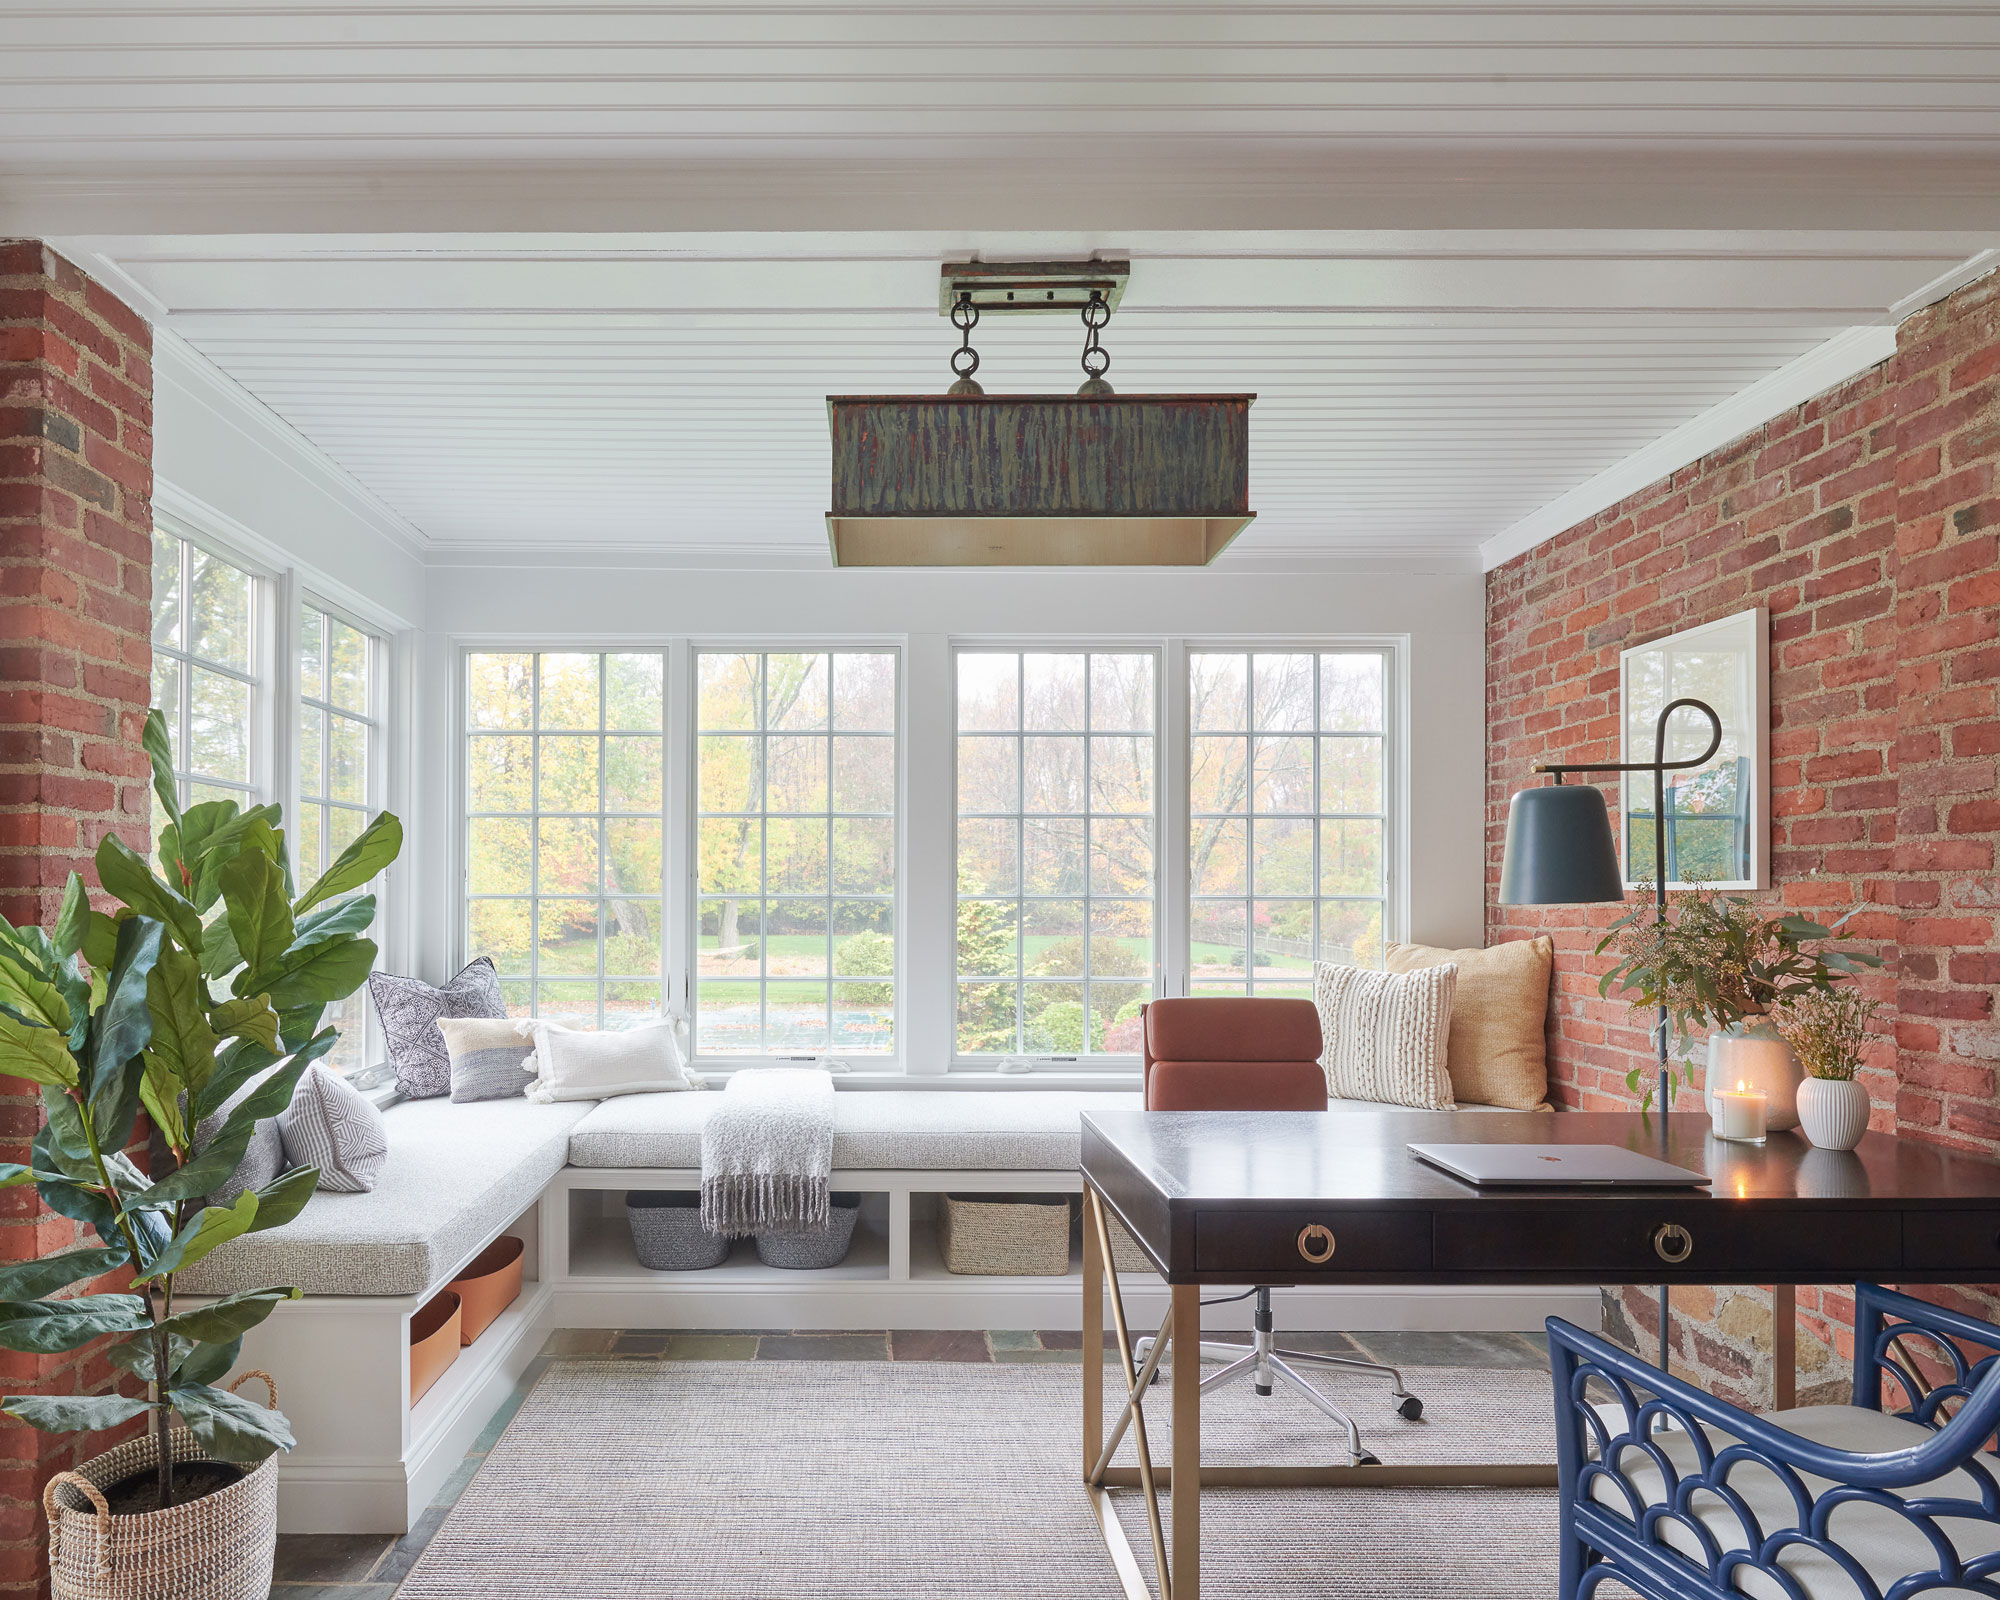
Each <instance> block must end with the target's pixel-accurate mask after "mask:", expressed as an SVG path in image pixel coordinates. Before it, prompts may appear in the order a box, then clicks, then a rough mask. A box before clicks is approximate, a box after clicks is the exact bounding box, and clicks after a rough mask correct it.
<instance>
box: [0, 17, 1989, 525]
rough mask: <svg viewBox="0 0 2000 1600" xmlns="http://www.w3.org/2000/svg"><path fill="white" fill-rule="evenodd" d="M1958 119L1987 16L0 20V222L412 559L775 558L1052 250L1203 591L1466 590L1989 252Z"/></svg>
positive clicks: (1860, 353) (1004, 330)
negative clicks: (374, 510) (1238, 529)
mask: <svg viewBox="0 0 2000 1600" xmlns="http://www.w3.org/2000/svg"><path fill="white" fill-rule="evenodd" d="M1996 85H2000V10H1996V9H1995V8H1993V7H1991V6H1953V5H1914V4H1872V5H1871V4H1845V5H1841V4H1802V3H1793V0H1772V3H1763V4H1758V5H1754V6H1752V5H1746V4H1740V3H1738V0H1700V3H1682V4H1659V3H1650V4H1643V5H1641V4H1625V3H1613V4H1542V5H1535V6H1529V5H1516V4H1504V3H1496V0H1460V3H1458V4H1452V5H1432V4H1419V3H1409V4H1376V5H1345V4H1338V5H1312V4H1301V3H1245V4H1235V5H1227V4H1222V5H1195V4H1168V3H1136V0H1097V3H1089V0H1076V3H1068V0H1066V3H1055V0H1046V3H1038V4H1022V3H1016V4H1006V3H998V4H995V3H981V4H937V3H924V4H916V3H907V0H905V3H898V0H876V3H872V4H850V3H843V0H792V3H788V4H732V5H725V4H708V5H671V4H634V3H618V0H608V3H587V4H586V3H579V4H570V5H560V6H557V5H541V6H535V5H523V4H493V3H477V0H433V3H427V4H407V5H386V4H366V5H364V4H339V5H336V4H318V5H314V4H305V3H297V4H283V5H278V4H264V5H249V4H241V3H236V0H210V3H206V4H202V5H199V6H194V5H185V6H184V5H175V4H125V5H102V4H92V3H89V0H80V3H75V4H66V5H62V6H53V5H37V4H22V3H19V0H0V232H7V233H27V234H35V235H39V236H42V237H50V238H55V239H57V240H58V241H59V242H60V243H61V245H62V247H63V248H65V249H66V250H69V251H70V252H71V253H73V254H75V255H77V256H78V257H79V258H80V259H82V260H83V261H84V262H85V264H86V265H88V266H91V267H92V268H94V269H95V270H98V271H100V272H102V273H104V274H105V275H106V276H107V278H109V279H110V280H111V281H113V282H114V283H115V284H116V285H117V286H118V287H120V288H121V289H122V290H123V291H124V292H126V293H129V294H131V295H132V296H134V298H135V299H136V300H137V301H138V302H139V303H140V304H141V305H142V306H143V307H144V308H145V309H147V310H148V311H149V313H150V314H152V315H154V316H156V317H157V319H158V320H159V322H160V323H161V325H162V326H164V327H165V328H167V329H169V330H171V332H172V333H174V334H176V335H179V336H180V337H181V338H182V339H184V340H185V341H186V342H187V344H188V345H189V346H190V347H191V348H192V349H193V350H194V351H196V352H199V354H200V355H201V356H202V357H204V358H206V359H207V360H208V361H210V362H212V363H214V365H215V366H216V367H217V368H219V369H220V370H221V371H222V372H223V373H226V374H227V375H228V376H229V377H230V378H232V379H234V380H235V381H236V382H237V383H239V384H241V385H242V386H243V387H244V388H245V389H246V390H247V391H248V392H249V393H250V394H252V395H254V396H255V397H256V398H257V399H258V400H260V401H262V402H263V403H264V404H265V405H266V406H268V407H269V409H270V411H271V412H272V413H274V414H275V415H276V416H277V417H278V418H280V419H282V420H283V422H284V423H287V424H289V425H290V426H291V427H293V428H295V429H296V430H297V431H298V432H299V433H301V434H302V435H304V437H305V438H306V439H308V440H310V441H311V442H312V444H313V445H315V446H317V447H318V448H319V449H320V450H321V451H323V452H324V453H325V454H326V456H327V457H329V458H330V459H331V460H332V461H333V462H335V463H337V464H338V465H339V466H340V467H341V468H342V469H344V470H345V471H346V472H347V473H349V474H350V475H351V476H352V477H353V478H354V479H355V480H357V481H358V482H359V483H360V484H361V485H363V486H364V487H365V488H366V489H368V490H369V491H371V492H372V493H373V494H374V495H375V496H377V497H378V498H379V499H380V500H381V501H382V502H384V503H385V504H386V505H387V506H389V507H390V508H392V509H393V510H394V512H395V513H397V514H398V515H399V516H400V517H401V518H402V519H403V520H404V521H405V522H406V523H407V524H408V525H409V526H410V527H412V528H413V529H414V530H416V533H417V536H418V537H419V538H420V540H421V541H422V542H423V543H424V544H425V545H426V546H427V547H428V550H429V552H430V553H431V554H432V555H433V557H434V558H436V559H440V560H459V559H473V558H476V557H477V556H479V555H480V554H482V553H485V552H492V551H495V550H515V551H519V552H524V553H525V552H530V551H539V552H561V551H582V550H606V551H632V552H638V551H645V552H652V553H654V554H656V555H658V556H660V557H661V558H665V559H677V558H687V559H704V560H713V559H729V558H731V557H732V556H734V557H737V558H741V559H744V560H747V561H757V562H765V561H768V562H810V561H821V562H823V561H824V559H825V555H824V551H825V539H824V530H823V524H822V521H821V518H822V516H823V513H824V511H825V509H826V505H825V500H826V492H827V443H826V423H825V414H824V409H823V406H822V399H823V397H824V396H825V395H827V394H829V393H854V392H868V391H898V390H912V389H917V390H922V389H931V388H938V387H942V385H943V383H944V382H945V381H946V380H947V373H946V368H945V356H946V353H947V351H948V349H949V346H950V343H951V337H950V330H949V329H948V327H947V326H946V324H945V323H944V322H943V321H942V320H941V319H940V318H939V317H938V316H937V314H936V273H937V265H938V263H939V262H940V261H941V260H944V259H948V258H951V257H954V256H959V255H963V254H967V253H977V254H980V255H982V256H984V257H986V258H987V259H1002V258H1006V257H1009V256H1029V257H1033V256H1055V257H1081V256H1086V255H1088V254H1090V253H1091V252H1093V251H1098V252H1102V253H1105V254H1113V253H1116V254H1129V255H1130V256H1131V258H1132V260H1133V263H1134V267H1133V279H1132V285H1131V289H1130V292H1129V294H1128V296H1127V299H1126V301H1125V304H1124V307H1123V309H1122V310H1121V311H1120V312H1119V314H1118V316H1117V317H1115V318H1114V319H1113V322H1112V325H1111V327H1110V329H1109V330H1108V333H1107V344H1108V345H1109V348H1110V350H1111V352H1112V356H1113V363H1114V364H1113V367H1112V371H1111V374H1110V375H1111V378H1112V380H1113V381H1114V383H1116V384H1117V385H1118V386H1119V387H1120V388H1122V389H1126V390H1145V389H1157V390H1179V389H1229V390H1236V389H1249V390H1254V391H1255V392H1257V393H1258V394H1259V395H1260V397H1261V398H1260V400H1259V402H1258V405H1257V407H1256V409H1255V411H1254V412H1253V416H1252V441H1253V442H1252V463H1251V470H1252V503H1253V504H1254V505H1255V506H1256V508H1257V509H1258V511H1259V513H1260V516H1259V519H1258V522H1257V524H1256V526H1255V528H1254V530H1253V532H1252V533H1251V534H1249V535H1247V536H1246V537H1245V539H1244V540H1243V541H1241V542H1240V545H1239V548H1238V550H1237V551H1235V552H1232V554H1231V557H1230V558H1229V559H1231V560H1232V561H1243V562H1256V561H1259V560H1265V561H1272V562H1283V561H1290V560H1296V559H1304V558H1309V557H1318V556H1329V555H1330V556H1344V555H1350V554H1369V555H1377V554H1383V553H1392V554H1417V555H1423V556H1426V557H1429V556H1449V555H1453V554H1461V555H1466V556H1469V555H1470V554H1471V553H1472V552H1475V551H1478V550H1480V549H1481V548H1482V547H1484V548H1485V550H1486V553H1487V555H1488V557H1489V559H1490V558H1492V557H1493V556H1494V555H1495V554H1496V553H1497V552H1501V551H1503V550H1504V549H1506V548H1508V547H1509V545H1510V543H1511V544H1518V543H1519V542H1520V541H1522V540H1523V539H1531V538H1532V537H1535V536H1538V535H1539V534H1543V533H1546V532H1549V531H1553V529H1552V528H1550V527H1548V526H1546V523H1547V521H1548V519H1549V518H1551V517H1555V516H1563V515H1568V514H1569V513H1571V512H1575V514H1577V515H1582V514H1587V513H1586V511H1585V510H1582V509H1579V508H1580V507H1585V506H1586V505H1587V503H1588V502H1589V500H1590V499H1591V498H1592V496H1593V495H1596V496H1598V497H1600V498H1601V497H1602V496H1605V495H1615V493H1616V491H1617V489H1618V485H1619V482H1620V478H1619V474H1620V472H1621V471H1626V472H1628V473H1629V472H1630V471H1637V470H1641V467H1647V468H1650V467H1657V465H1658V463H1659V462H1660V461H1661V460H1663V459H1666V458H1667V457H1668V456H1671V455H1672V453H1673V452H1674V451H1675V450H1683V449H1684V450H1686V451H1689V452H1694V453H1698V451H1699V449H1700V448H1703V447H1705V441H1706V443H1707V444H1712V443H1719V442H1721V439H1720V438H1716V437H1713V436H1714V435H1715V434H1716V433H1717V432H1718V430H1727V429H1731V428H1737V427H1739V426H1749V425H1754V423H1755V422H1756V421H1758V420H1761V418H1760V417H1758V416H1757V415H1755V414H1754V413H1755V412H1756V411H1757V409H1758V408H1759V407H1760V406H1768V407H1772V408H1775V407H1776V406H1777V405H1779V404H1781V403H1783V402H1784V401H1785V399H1786V397H1787V396H1790V397H1791V398H1794V399H1796V398H1798V397H1799V395H1801V394H1803V393H1807V392H1811V390H1810V387H1802V386H1805V385H1811V386H1818V385H1819V384H1821V383H1823V382H1827V381H1835V380H1837V379H1838V377H1839V376H1841V375H1843V374H1844V373H1845V372H1846V371H1852V370H1855V369H1856V368H1857V367H1858V366H1860V365H1865V364H1866V362H1867V361H1868V360H1872V359H1875V358H1877V357H1878V356H1879V354H1880V352H1881V350H1882V349H1883V348H1885V345H1886V339H1887V334H1886V332H1885V330H1886V329H1887V328H1888V327H1889V326H1891V325H1892V323H1893V321H1894V318H1895V316H1896V314H1897V311H1898V309H1899V308H1906V307H1907V306H1908V305H1909V304H1910V303H1912V302H1913V301H1917V300H1921V298H1922V296H1923V294H1924V293H1925V292H1926V288H1927V286H1935V285H1936V284H1937V283H1939V282H1940V281H1950V279H1951V278H1952V276H1953V275H1954V274H1956V273H1961V272H1962V271H1963V270H1964V267H1963V264H1964V263H1965V262H1967V261H1968V259H1976V258H1979V257H1980V255H1981V252H1983V251H1986V250H1987V249H1989V248H1990V247H1992V246H1994V245H1995V244H1996V243H2000V178H1996V174H2000V93H1996ZM977 342H978V344H979V346H980V348H981V351H982V354H983V355H984V357H985V365H984V366H983V367H982V369H981V374H980V376H981V378H982V379H983V380H987V382H988V387H989V389H1017V390H1041V391H1046V390H1049V389H1058V388H1068V387H1070V386H1072V385H1073V384H1074V383H1075V382H1076V380H1077V377H1078V373H1077V370H1076V364H1075V363H1076V353H1077V348H1078V345H1079V342H1080V329H1079V328H1077V327H1075V326H1073V325H1072V324H1071V323H1070V322H1069V321H1067V320H1039V319H1038V320H1017V321H1013V322H1002V321H1000V320H998V319H991V320H989V323H988V325H987V326H985V327H983V328H982V329H981V330H980V334H979V337H978V341H977ZM1767 414H1768V412H1767ZM1723 436H1724V437H1726V436H1727V435H1726V433H1724V435H1723ZM1663 441H1665V442H1664V443H1663ZM1648 452H1650V454H1649V453H1648ZM1663 452H1664V454H1663ZM1683 459H1685V457H1683ZM1635 460H1636V461H1637V462H1638V463H1640V466H1629V465H1628V466H1627V467H1624V468H1621V465H1620V464H1621V463H1632V462H1634V461H1635ZM1630 486H1636V485H1628V487H1630ZM1538 519H1540V520H1538Z"/></svg>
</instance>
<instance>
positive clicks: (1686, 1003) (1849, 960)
mask: <svg viewBox="0 0 2000 1600" xmlns="http://www.w3.org/2000/svg"><path fill="white" fill-rule="evenodd" d="M1642 888H1643V894H1644V899H1643V902H1642V903H1641V904H1640V905H1638V906H1636V907H1635V908H1634V909H1632V910H1631V911H1628V912H1626V914H1625V915H1624V916H1622V917H1620V918H1619V919H1618V920H1617V921H1616V922H1614V923H1612V924H1611V926H1610V928H1609V929H1608V930H1607V931H1606V933H1605V935H1604V937H1603V938H1602V939H1600V940H1599V941H1598V943H1597V953H1598V954H1599V955H1603V954H1604V953H1605V952H1606V951H1607V950H1615V951H1616V952H1617V955H1618V961H1617V964H1616V965H1615V966H1613V967H1612V968H1611V970H1610V971H1609V972H1607V973H1605V974H1604V976H1603V977H1602V978H1600V979H1599V980H1598V984H1597V992H1598V993H1599V994H1600V995H1605V996H1609V995H1610V994H1611V992H1612V990H1613V989H1617V990H1619V991H1620V992H1621V993H1623V994H1624V995H1625V996H1626V998H1627V999H1628V1000H1629V1001H1630V1003H1631V1004H1632V1006H1633V1007H1634V1008H1635V1009H1636V1008H1638V1007H1641V1006H1643V1007H1646V1008H1648V1009H1658V1008H1664V1009H1665V1011H1666V1014H1667V1027H1668V1031H1669V1049H1668V1066H1667V1107H1668V1109H1669V1110H1671V1109H1672V1107H1673V1101H1674V1098H1675V1096H1676V1095H1677V1094H1678V1093H1679V1091H1680V1090H1681V1089H1682V1088H1683V1087H1684V1086H1685V1085H1686V1084H1687V1083H1688V1081H1689V1079H1690V1077H1691V1076H1692V1074H1691V1072H1690V1068H1689V1060H1690V1058H1691V1057H1692V1056H1693V1054H1694V1051H1695V1049H1696V1047H1697V1046H1698V1045H1699V1043H1700V1041H1701V1036H1702V1034H1703V1033H1705V1032H1706V1031H1707V1030H1710V1029H1721V1028H1728V1027H1732V1026H1734V1025H1735V1024H1736V1023H1739V1022H1742V1021H1744V1020H1745V1019H1746V1018H1749V1017H1757V1016H1763V1015H1764V1014H1765V1013H1767V1012H1768V1011H1770V1010H1771V1009H1772V1008H1773V1007H1774V1006H1777V1005H1780V1004H1781V1003H1783V1002H1784V1001H1785V1000H1786V999H1788V998H1790V997H1793V996H1796V995H1802V994H1809V993H1813V992H1825V991H1829V990H1831V989H1832V988H1833V986H1834V985H1835V984H1837V983H1840V982H1843V981H1845V980H1847V979H1851V978H1852V977H1854V975H1855V974H1856V972H1858V971H1859V970H1860V969H1861V968H1863V967H1879V966H1881V965H1882V958H1881V957H1880V956H1876V955H1871V954H1869V953H1867V952H1866V951H1861V950H1852V949H1849V950H1840V949H1831V948H1828V946H1829V945H1830V944H1831V943H1832V942H1833V941H1835V940H1838V939H1840V938H1841V931H1840V930H1841V929H1842V928H1843V927H1845V926H1846V925H1847V923H1848V921H1849V920H1850V919H1851V918H1852V917H1853V916H1854V914H1855V913H1854V912H1852V911H1850V912H1848V913H1847V915H1846V916H1844V917H1841V918H1839V919H1838V920H1837V921H1835V922H1832V923H1820V922H1815V921H1813V920H1812V919H1811V918H1810V917H1802V916H1798V915H1796V914H1793V913H1789V912H1788V913H1785V914H1783V915H1780V916H1770V915H1767V914H1766V913H1765V912H1764V910H1763V909H1762V908H1760V907H1759V906H1758V905H1757V904H1756V903H1755V902H1754V901H1751V900H1747V899H1745V898H1743V897H1742V896H1740V895H1725V894H1721V893H1719V892H1718V891H1716V890H1713V889H1709V888H1705V887H1702V886H1701V885H1696V886H1695V887H1694V888H1692V889H1688V890H1684V891H1681V892H1679V893H1676V894H1671V895H1669V896H1668V910H1667V916H1666V918H1665V920H1660V918H1659V916H1658V913H1657V912H1656V910H1655V909H1654V906H1653V892H1652V887H1651V886H1650V885H1645V886H1642ZM1809 945H1810V946H1813V947H1814V948H1812V949H1808V948H1807V946H1809ZM1645 1076H1646V1074H1645V1072H1644V1071H1643V1069H1641V1068H1638V1067H1634V1068H1633V1069H1632V1070H1631V1071H1630V1072H1628V1073H1626V1074H1625V1087H1626V1088H1627V1089H1629V1090H1631V1091H1633V1092H1634V1093H1640V1083H1641V1080H1642V1079H1643V1078H1644V1077H1645ZM1653 1092H1654V1091H1653V1088H1652V1087H1651V1086H1648V1087H1646V1088H1645V1090H1644V1092H1643V1094H1642V1096H1641V1099H1640V1102H1639V1104H1640V1109H1642V1110H1647V1109H1650V1108H1651V1106H1652V1103H1653Z"/></svg>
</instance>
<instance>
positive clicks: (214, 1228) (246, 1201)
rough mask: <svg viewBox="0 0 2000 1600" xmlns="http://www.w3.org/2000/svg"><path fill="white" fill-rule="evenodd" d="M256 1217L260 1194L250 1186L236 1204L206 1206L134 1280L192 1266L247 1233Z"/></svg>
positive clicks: (141, 1279) (154, 1277) (143, 1279)
mask: <svg viewBox="0 0 2000 1600" xmlns="http://www.w3.org/2000/svg"><path fill="white" fill-rule="evenodd" d="M256 1220H257V1197H256V1195H254V1194H252V1193H250V1192H249V1191H247V1190H246V1191H245V1192H244V1193H242V1194H240V1195H238V1196H237V1197H236V1202H235V1204H234V1205H229V1206H204V1207H203V1208H202V1209H201V1211H200V1212H198V1213H197V1214H196V1216H195V1218H194V1220H193V1221H191V1222H189V1223H188V1224H187V1225H186V1226H185V1227H184V1228H182V1229H181V1231H180V1232H179V1233H177V1234H175V1235H174V1237H173V1239H172V1240H171V1241H170V1242H169V1243H168V1245H167V1247H166V1249H164V1250H162V1251H161V1252H160V1253H159V1254H158V1255H156V1256H155V1257H153V1259H152V1260H151V1261H149V1262H147V1263H146V1272H145V1275H144V1276H143V1277H139V1278H134V1279H133V1280H132V1281H133V1282H134V1283H150V1282H152V1281H153V1280H154V1279H156V1278H163V1277H165V1276H166V1275H167V1274H168V1273H170V1272H178V1271H180V1270H181V1268H183V1267H191V1266H193V1265H194V1264H195V1263H196V1262H197V1261H199V1260H200V1259H201V1258H202V1257H203V1256H205V1255H207V1254H208V1253H209V1251H211V1250H213V1249H214V1248H215V1247H216V1246H217V1245H220V1244H227V1243H228V1242H229V1241H230V1240H231V1239H234V1238H236V1237H237V1236H238V1235H240V1234H245V1233H248V1232H249V1231H250V1228H251V1225H252V1224H253V1223H254V1222H255V1221H256Z"/></svg>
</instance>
